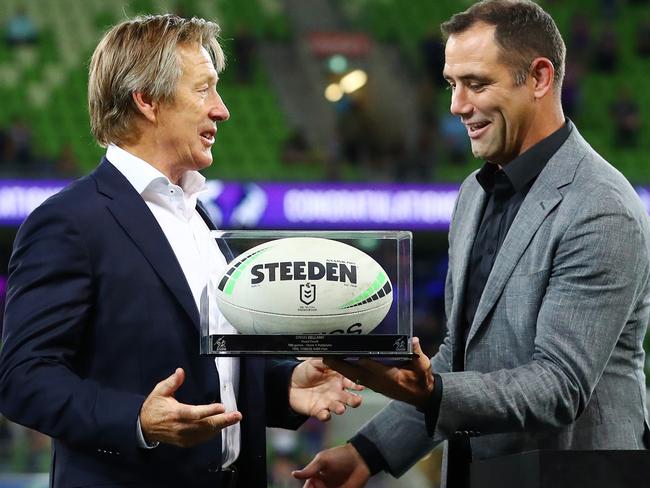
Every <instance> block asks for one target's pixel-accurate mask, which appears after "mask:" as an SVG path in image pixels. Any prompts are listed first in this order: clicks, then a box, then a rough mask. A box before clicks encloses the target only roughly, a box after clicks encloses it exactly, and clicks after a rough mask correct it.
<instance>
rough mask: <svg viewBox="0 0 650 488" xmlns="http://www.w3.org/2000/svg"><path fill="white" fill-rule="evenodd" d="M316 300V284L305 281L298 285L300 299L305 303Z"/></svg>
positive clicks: (308, 303)
mask: <svg viewBox="0 0 650 488" xmlns="http://www.w3.org/2000/svg"><path fill="white" fill-rule="evenodd" d="M314 300H316V285H312V284H311V283H305V284H304V285H300V301H301V302H302V303H304V304H305V305H310V304H312V303H314Z"/></svg>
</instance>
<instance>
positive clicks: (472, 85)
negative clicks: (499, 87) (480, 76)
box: [469, 83, 486, 92]
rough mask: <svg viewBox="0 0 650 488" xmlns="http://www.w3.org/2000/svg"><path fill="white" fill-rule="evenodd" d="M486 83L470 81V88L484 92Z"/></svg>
mask: <svg viewBox="0 0 650 488" xmlns="http://www.w3.org/2000/svg"><path fill="white" fill-rule="evenodd" d="M485 87H486V85H485V83H470V84H469V89H470V90H472V91H473V92H482V91H483V90H485Z"/></svg>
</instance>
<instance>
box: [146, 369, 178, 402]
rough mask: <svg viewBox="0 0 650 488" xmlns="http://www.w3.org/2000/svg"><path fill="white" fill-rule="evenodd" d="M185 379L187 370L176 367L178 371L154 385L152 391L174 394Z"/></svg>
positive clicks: (163, 394) (164, 394)
mask: <svg viewBox="0 0 650 488" xmlns="http://www.w3.org/2000/svg"><path fill="white" fill-rule="evenodd" d="M184 381H185V371H183V368H176V371H174V373H173V374H172V375H171V376H169V377H167V378H165V379H164V380H162V381H161V382H160V383H158V384H157V385H156V386H155V387H154V389H153V392H152V393H155V394H158V395H161V396H167V397H169V396H174V393H176V390H178V389H179V388H180V386H181V385H182V384H183V382H184Z"/></svg>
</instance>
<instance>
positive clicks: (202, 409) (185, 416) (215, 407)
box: [178, 403, 226, 421]
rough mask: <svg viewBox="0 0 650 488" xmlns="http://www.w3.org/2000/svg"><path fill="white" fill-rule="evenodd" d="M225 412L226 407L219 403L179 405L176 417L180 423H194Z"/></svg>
mask: <svg viewBox="0 0 650 488" xmlns="http://www.w3.org/2000/svg"><path fill="white" fill-rule="evenodd" d="M225 411H226V407H224V406H223V404H221V403H210V404H208V405H185V404H179V411H178V417H179V420H181V421H196V420H201V419H204V418H206V417H212V416H214V415H218V414H222V413H224V412H225Z"/></svg>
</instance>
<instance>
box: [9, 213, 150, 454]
mask: <svg viewBox="0 0 650 488" xmlns="http://www.w3.org/2000/svg"><path fill="white" fill-rule="evenodd" d="M80 204H83V202H80ZM7 288H8V291H7V301H6V308H5V320H4V331H3V347H2V352H1V354H0V410H1V411H2V413H3V414H4V415H5V416H6V417H8V418H9V419H10V420H12V421H15V422H17V423H19V424H22V425H25V426H27V427H30V428H33V429H35V430H38V431H40V432H42V433H44V434H47V435H49V436H51V437H54V438H56V439H60V440H62V441H64V442H66V443H69V444H71V445H77V446H83V447H86V448H103V449H116V450H119V451H120V452H121V453H122V454H125V455H127V454H128V453H129V452H130V453H131V454H133V453H135V452H136V422H137V418H138V415H139V411H140V408H141V406H142V403H143V401H144V397H143V396H142V395H139V394H135V393H128V392H124V391H118V390H115V389H111V388H106V387H105V386H102V385H101V384H98V383H97V382H95V381H91V380H88V379H84V378H83V377H82V376H81V375H80V374H79V371H80V370H81V369H80V367H79V364H78V363H79V352H80V351H82V350H83V348H84V347H85V346H84V343H85V341H84V338H85V337H87V336H88V335H90V334H92V331H93V314H94V305H93V303H94V300H95V299H96V298H95V290H94V289H93V271H92V268H91V262H90V255H89V252H88V249H87V246H86V245H85V243H84V239H83V237H82V235H81V232H80V230H79V228H78V226H77V225H76V224H75V223H74V222H73V221H72V219H71V218H70V217H69V216H68V215H67V212H65V211H64V210H63V209H61V208H60V207H59V206H57V205H52V204H49V203H46V204H44V205H42V206H41V207H39V208H38V209H36V210H35V211H34V212H33V213H32V214H31V215H30V216H29V218H28V219H27V221H26V222H25V223H24V224H23V226H22V227H21V229H20V230H19V232H18V235H17V237H16V241H15V243H14V251H13V254H12V257H11V260H10V263H9V280H8V287H7ZM117 360H119V358H116V361H117Z"/></svg>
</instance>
